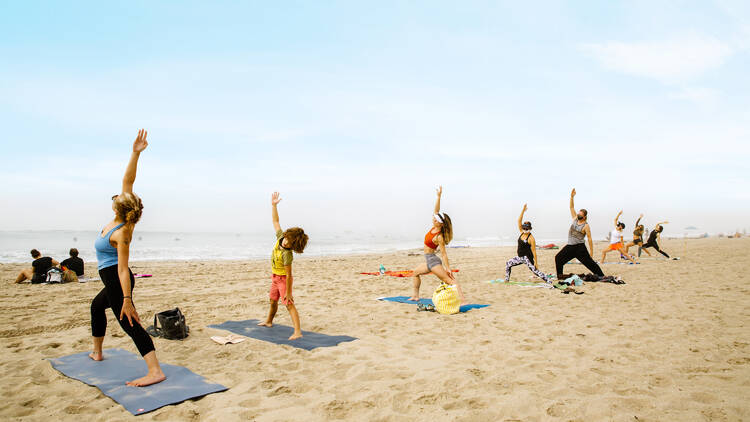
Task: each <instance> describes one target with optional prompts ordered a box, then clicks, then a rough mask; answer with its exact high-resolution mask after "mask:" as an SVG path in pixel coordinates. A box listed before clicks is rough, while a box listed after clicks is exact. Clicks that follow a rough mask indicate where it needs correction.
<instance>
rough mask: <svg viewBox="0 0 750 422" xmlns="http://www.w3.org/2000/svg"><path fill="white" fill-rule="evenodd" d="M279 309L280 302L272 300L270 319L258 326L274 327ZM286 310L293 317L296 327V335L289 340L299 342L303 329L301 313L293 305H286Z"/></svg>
mask: <svg viewBox="0 0 750 422" xmlns="http://www.w3.org/2000/svg"><path fill="white" fill-rule="evenodd" d="M278 309H279V301H278V300H271V308H270V309H269V310H268V318H266V320H265V321H264V322H261V323H259V324H258V325H260V326H262V327H273V318H274V317H275V316H276V311H278ZM286 309H287V310H288V311H289V316H291V317H292V325H294V333H292V335H291V336H290V337H289V340H297V339H298V338H300V337H302V329H301V328H300V322H299V312H297V307H296V306H294V304H293V303H289V304H287V305H286Z"/></svg>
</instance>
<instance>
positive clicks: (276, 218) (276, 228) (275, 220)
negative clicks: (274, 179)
mask: <svg viewBox="0 0 750 422" xmlns="http://www.w3.org/2000/svg"><path fill="white" fill-rule="evenodd" d="M279 202H281V198H280V197H279V193H278V192H274V193H273V194H271V218H272V219H273V229H274V231H279V230H281V224H279V210H278V209H276V205H278V203H279Z"/></svg>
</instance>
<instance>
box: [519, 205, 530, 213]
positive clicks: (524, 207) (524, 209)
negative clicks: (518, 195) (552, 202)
mask: <svg viewBox="0 0 750 422" xmlns="http://www.w3.org/2000/svg"><path fill="white" fill-rule="evenodd" d="M527 209H529V207H527V206H526V204H523V210H521V212H526V210H527Z"/></svg>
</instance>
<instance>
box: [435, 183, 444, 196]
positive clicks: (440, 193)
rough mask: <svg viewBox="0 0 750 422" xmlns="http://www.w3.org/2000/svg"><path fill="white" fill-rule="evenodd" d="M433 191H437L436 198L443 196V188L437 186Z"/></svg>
mask: <svg viewBox="0 0 750 422" xmlns="http://www.w3.org/2000/svg"><path fill="white" fill-rule="evenodd" d="M435 190H436V191H437V196H438V197H440V196H441V195H442V194H443V186H442V185H441V186H438V188H437V189H435Z"/></svg>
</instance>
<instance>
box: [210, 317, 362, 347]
mask: <svg viewBox="0 0 750 422" xmlns="http://www.w3.org/2000/svg"><path fill="white" fill-rule="evenodd" d="M259 322H260V321H258V320H257V319H247V320H244V321H226V322H222V323H221V324H214V325H209V326H208V327H209V328H218V329H220V330H227V331H231V332H233V333H235V334H239V335H241V336H245V337H250V338H254V339H258V340H263V341H267V342H269V343H276V344H286V345H287V346H292V347H296V348H299V349H305V350H312V349H316V348H318V347H332V346H337V345H338V344H339V343H344V342H347V341H354V340H356V339H357V338H356V337H350V336H329V335H327V334H321V333H313V332H312V331H304V330H302V338H298V339H297V340H289V336H291V335H292V333H294V328H292V327H288V326H286V325H276V324H274V326H273V327H270V328H269V327H259V326H258V323H259Z"/></svg>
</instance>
